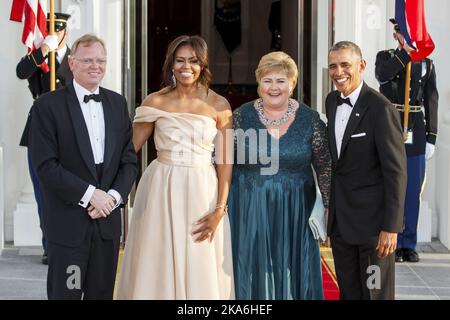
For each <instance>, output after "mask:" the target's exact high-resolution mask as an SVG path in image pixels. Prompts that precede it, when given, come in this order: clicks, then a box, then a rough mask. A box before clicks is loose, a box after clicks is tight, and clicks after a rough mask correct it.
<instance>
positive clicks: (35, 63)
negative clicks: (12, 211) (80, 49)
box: [16, 12, 73, 264]
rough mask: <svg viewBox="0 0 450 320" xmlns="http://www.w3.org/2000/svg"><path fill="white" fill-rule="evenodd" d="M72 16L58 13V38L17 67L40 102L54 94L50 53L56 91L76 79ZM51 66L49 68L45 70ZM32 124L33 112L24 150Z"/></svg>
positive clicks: (47, 39) (37, 195) (38, 199)
mask: <svg viewBox="0 0 450 320" xmlns="http://www.w3.org/2000/svg"><path fill="white" fill-rule="evenodd" d="M69 18H70V15H68V14H65V13H60V12H56V13H55V22H54V26H55V32H56V34H55V35H47V36H46V37H45V39H44V41H43V42H42V44H41V46H40V47H39V48H37V49H36V50H34V51H33V52H31V53H29V54H27V55H25V56H24V57H22V59H20V61H19V63H18V64H17V67H16V74H17V77H18V78H19V79H23V80H25V79H26V80H27V81H28V88H29V89H30V92H31V95H32V96H33V99H37V98H39V96H40V95H42V94H43V93H46V92H48V91H50V70H49V65H48V64H47V63H48V59H47V58H48V54H49V52H50V51H53V50H55V52H56V59H55V76H56V83H55V84H56V88H61V87H63V86H65V85H66V83H71V82H72V79H73V76H72V71H70V68H69V63H68V62H67V61H68V58H69V55H70V48H69V47H68V46H67V44H66V40H67V35H68V33H67V20H69ZM49 24H50V14H48V15H47V30H50V26H49ZM44 65H45V66H47V68H45V67H44ZM30 123H31V110H30V112H29V113H28V117H27V122H26V124H25V128H24V130H23V133H22V137H21V139H20V143H19V145H20V146H23V147H28V144H29V141H28V136H29V131H30ZM30 158H31V156H30V154H29V150H28V169H29V171H30V177H31V181H32V183H33V190H34V197H35V199H36V204H37V209H38V214H39V224H40V227H41V230H42V247H43V249H44V254H43V256H42V263H43V264H47V263H48V259H47V241H46V239H45V234H44V228H43V225H42V224H43V215H44V213H43V209H42V204H41V196H40V194H41V192H40V187H39V179H38V177H37V175H36V172H35V171H34V169H33V166H32V165H31V161H30Z"/></svg>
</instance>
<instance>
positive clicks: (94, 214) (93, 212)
mask: <svg viewBox="0 0 450 320" xmlns="http://www.w3.org/2000/svg"><path fill="white" fill-rule="evenodd" d="M88 214H89V216H90V217H91V219H93V220H94V219H99V218H106V217H107V215H106V214H104V213H101V212H100V211H98V210H97V209H95V208H94V207H93V206H89V208H88Z"/></svg>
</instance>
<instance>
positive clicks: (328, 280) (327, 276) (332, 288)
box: [321, 257, 339, 300]
mask: <svg viewBox="0 0 450 320" xmlns="http://www.w3.org/2000/svg"><path fill="white" fill-rule="evenodd" d="M321 259H322V282H323V284H322V285H323V295H324V298H325V300H339V288H338V286H337V282H336V276H335V275H334V273H333V271H332V270H331V268H330V267H329V266H328V264H327V262H326V261H325V259H324V258H323V257H321Z"/></svg>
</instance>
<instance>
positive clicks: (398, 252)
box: [395, 249, 404, 262]
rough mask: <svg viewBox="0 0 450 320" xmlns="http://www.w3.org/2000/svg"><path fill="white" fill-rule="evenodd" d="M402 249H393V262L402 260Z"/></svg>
mask: <svg viewBox="0 0 450 320" xmlns="http://www.w3.org/2000/svg"><path fill="white" fill-rule="evenodd" d="M403 261H404V260H403V249H397V250H395V262H403Z"/></svg>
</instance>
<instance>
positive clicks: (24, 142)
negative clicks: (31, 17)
mask: <svg viewBox="0 0 450 320" xmlns="http://www.w3.org/2000/svg"><path fill="white" fill-rule="evenodd" d="M69 55H70V48H67V51H66V54H65V55H64V58H63V59H62V61H61V63H59V62H58V59H55V62H56V64H55V78H56V89H58V88H61V87H64V86H65V85H66V84H69V83H71V82H72V80H73V75H72V71H70V67H69V63H68V59H69ZM45 58H46V56H44V55H43V54H42V50H41V49H40V48H39V49H37V50H36V51H34V52H32V53H30V54H27V55H26V56H24V57H22V59H20V61H19V63H18V64H17V67H16V74H17V77H18V78H19V79H27V81H28V88H29V89H30V92H31V95H32V96H33V99H37V98H39V96H40V95H42V94H43V93H46V92H49V91H50V72H47V73H44V72H43V71H42V69H41V68H40V67H39V65H40V64H41V63H43V62H44V61H45ZM49 68H50V66H49ZM30 124H31V110H30V112H29V113H28V117H27V121H26V123H25V128H24V130H23V133H22V137H21V139H20V143H19V145H21V146H24V147H27V146H28V136H29V131H30Z"/></svg>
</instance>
